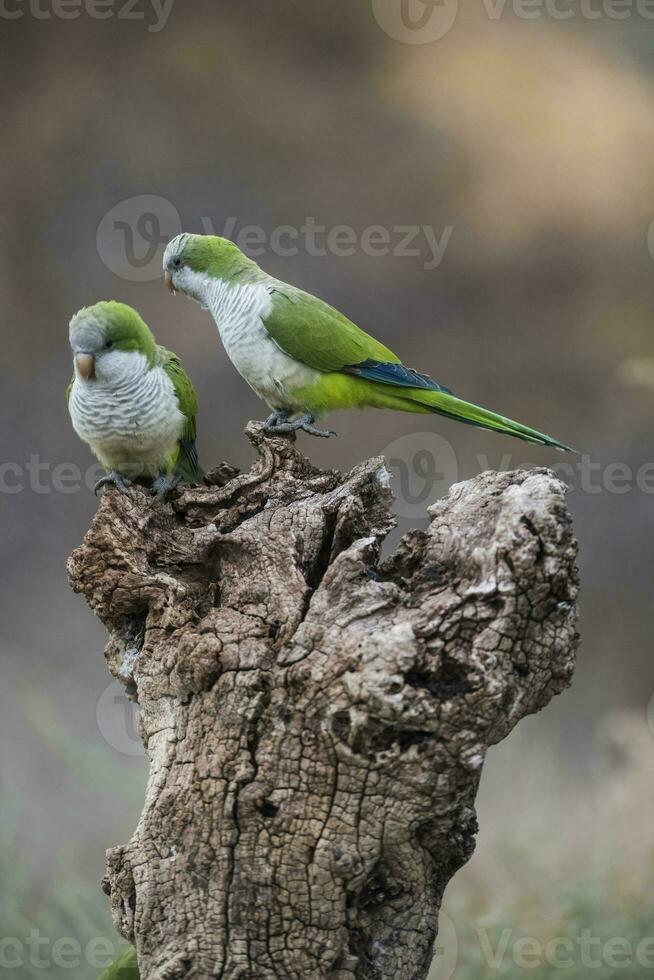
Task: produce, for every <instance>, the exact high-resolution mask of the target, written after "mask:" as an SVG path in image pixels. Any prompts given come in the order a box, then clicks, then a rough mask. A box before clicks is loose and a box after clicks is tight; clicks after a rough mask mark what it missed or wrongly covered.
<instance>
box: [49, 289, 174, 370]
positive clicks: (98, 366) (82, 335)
mask: <svg viewBox="0 0 654 980" xmlns="http://www.w3.org/2000/svg"><path fill="white" fill-rule="evenodd" d="M69 336H70V346H71V348H72V350H73V363H74V366H75V375H76V376H77V377H78V378H80V379H82V380H84V381H95V380H96V379H99V380H101V381H104V382H107V383H109V384H111V383H112V382H118V381H119V380H120V379H121V378H122V377H125V375H127V374H133V373H135V372H138V371H140V370H143V371H146V370H148V368H149V366H150V365H151V364H153V363H154V361H155V358H156V352H157V344H156V341H155V339H154V337H153V336H152V332H151V331H150V329H149V327H147V326H146V324H145V323H144V322H143V320H142V319H141V317H140V316H139V314H138V313H137V312H136V310H134V309H132V307H131V306H126V305H125V304H124V303H116V302H109V303H96V304H95V305H94V306H86V307H84V309H82V310H80V311H79V313H76V314H75V316H74V317H73V319H72V320H71V321H70V332H69Z"/></svg>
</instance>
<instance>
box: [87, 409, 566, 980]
mask: <svg viewBox="0 0 654 980" xmlns="http://www.w3.org/2000/svg"><path fill="white" fill-rule="evenodd" d="M247 433H248V436H249V438H250V440H251V442H252V443H253V444H254V446H255V447H256V449H257V451H258V453H259V459H258V461H257V462H256V463H255V464H254V466H253V468H252V470H251V471H250V472H249V473H247V474H244V475H238V476H236V477H234V478H232V479H229V480H228V482H227V483H226V485H224V486H211V487H203V488H200V489H193V490H186V491H185V492H183V493H181V494H180V495H178V496H177V497H176V498H175V499H174V501H173V503H172V505H167V506H155V505H153V503H152V500H151V498H149V497H148V496H147V495H146V494H145V493H144V492H142V491H140V490H136V491H133V492H132V493H131V494H130V495H129V496H121V495H120V494H119V493H117V492H114V491H110V492H108V493H106V494H105V495H104V497H103V500H102V502H101V504H100V507H99V510H98V513H97V515H96V517H95V519H94V521H93V523H92V526H91V528H90V530H89V532H88V533H87V535H86V537H85V540H84V544H83V545H82V546H81V547H80V548H78V549H77V550H76V551H75V552H74V553H73V555H72V556H71V558H70V561H69V571H70V576H71V581H72V585H73V588H74V589H75V590H76V591H78V592H81V593H83V594H84V595H85V596H86V598H87V600H88V602H89V604H90V605H91V607H92V609H93V610H94V611H95V612H96V614H97V615H98V616H99V617H100V619H101V620H102V622H103V623H104V624H105V625H106V627H107V629H108V631H109V633H110V641H109V644H108V646H107V650H106V658H107V661H108V664H109V668H110V670H111V672H112V673H113V674H114V676H115V677H116V678H118V680H120V681H122V682H123V683H124V684H125V686H126V689H127V691H128V693H129V694H130V696H132V697H134V698H136V699H138V702H139V704H140V708H141V710H140V729H141V735H142V737H143V740H144V743H145V745H146V747H147V753H148V757H149V760H150V776H149V781H148V786H147V791H146V797H145V803H144V807H143V812H142V815H141V818H140V821H139V824H138V826H137V828H136V830H135V832H134V835H133V837H132V839H131V840H130V842H129V843H128V844H126V845H124V846H121V847H115V848H113V849H112V850H110V851H109V852H108V858H107V877H106V879H105V887H106V890H107V891H108V892H110V894H111V903H112V910H113V916H114V922H115V924H116V926H117V928H118V930H119V931H120V932H121V933H122V935H123V936H124V937H125V938H126V939H128V940H129V941H131V942H133V943H134V944H135V945H136V947H137V951H138V956H139V963H140V970H141V977H142V978H143V980H176V978H182V977H188V978H191V977H192V978H199V980H209V978H223V980H236V978H240V980H247V978H251V980H267V978H280V980H294V978H315V980H322V978H325V980H391V978H392V980H419V978H424V977H425V976H426V974H427V971H428V968H429V963H430V960H431V956H432V947H433V943H434V939H435V935H436V929H437V917H438V910H439V906H440V901H441V896H442V893H443V889H444V887H445V885H446V884H447V882H448V880H449V879H450V877H451V876H452V875H453V874H454V872H455V871H456V870H457V869H458V868H459V867H460V866H461V865H462V864H463V863H464V862H465V861H466V860H467V859H468V858H469V857H470V854H471V853H472V850H473V847H474V834H475V831H476V818H475V810H474V799H475V794H476V790H477V786H478V782H479V777H480V774H481V768H482V765H483V761H484V757H485V753H486V750H487V748H488V746H490V745H492V744H494V743H496V742H499V741H500V740H501V739H502V738H504V737H505V736H506V735H507V734H508V733H509V731H510V730H511V729H512V728H513V726H514V725H515V724H516V722H518V721H519V719H520V718H522V717H523V716H524V715H526V714H528V713H530V712H534V711H537V710H538V709H540V708H542V707H543V706H544V705H545V704H547V702H548V701H549V700H550V698H551V697H552V696H553V695H555V694H558V693H559V692H560V691H562V690H563V689H564V688H565V687H566V686H567V685H568V683H569V681H570V678H571V675H572V671H573V667H574V651H575V647H576V643H577V635H576V632H575V618H576V608H575V598H576V593H577V572H576V567H575V556H576V545H575V541H574V538H573V535H572V528H571V521H570V517H569V515H568V512H567V510H566V507H565V504H564V492H565V488H564V487H563V485H562V484H561V483H560V482H559V481H558V480H557V479H556V478H555V477H554V476H553V475H552V474H551V473H549V472H548V471H547V470H535V471H530V472H526V471H516V472H512V473H484V474H482V475H481V476H479V477H477V478H476V479H474V480H470V481H469V482H467V483H463V484H458V485H456V486H455V487H453V488H452V490H451V492H450V494H449V496H448V497H447V498H446V499H443V500H441V501H439V502H438V503H437V504H435V505H434V506H433V507H432V508H431V509H430V518H431V521H430V524H429V527H428V529H427V530H426V531H414V532H412V533H410V534H408V535H406V536H405V537H404V538H403V540H402V542H401V543H400V545H399V547H398V548H397V550H396V552H395V553H394V554H393V555H392V556H391V557H390V558H388V559H387V560H385V561H381V560H380V557H379V548H380V543H381V541H382V540H383V538H384V536H385V534H386V533H387V532H388V531H389V529H390V528H391V526H392V523H393V522H392V518H391V517H390V504H391V493H390V490H389V489H388V480H387V478H386V471H385V469H384V462H383V460H382V459H373V460H368V461H367V462H365V463H362V464H361V465H359V466H357V467H355V469H354V470H352V472H351V473H350V474H349V475H347V476H346V477H342V476H341V475H340V474H338V473H335V472H325V471H320V470H317V469H315V468H314V467H313V466H312V465H311V464H310V463H309V462H308V461H307V460H306V459H305V458H304V456H302V455H301V453H299V452H298V450H297V449H296V448H295V445H294V443H293V441H292V440H289V439H285V438H276V439H265V438H263V437H262V434H261V431H260V428H259V427H258V426H257V425H256V424H250V426H249V427H248V430H247ZM223 475H224V477H225V478H227V477H229V476H231V475H232V474H230V473H229V472H227V473H226V474H223Z"/></svg>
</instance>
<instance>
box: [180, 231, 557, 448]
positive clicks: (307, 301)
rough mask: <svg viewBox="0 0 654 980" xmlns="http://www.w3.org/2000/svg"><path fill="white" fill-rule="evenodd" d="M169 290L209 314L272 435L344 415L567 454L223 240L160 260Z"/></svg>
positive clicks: (193, 243)
mask: <svg viewBox="0 0 654 980" xmlns="http://www.w3.org/2000/svg"><path fill="white" fill-rule="evenodd" d="M164 274H165V280H166V284H167V286H168V288H169V289H170V290H171V291H172V292H175V291H179V292H182V293H186V294H187V295H188V296H191V297H192V298H193V299H195V300H197V301H198V302H199V303H200V304H201V305H202V306H203V307H205V308H206V309H208V310H210V312H211V313H212V315H213V318H214V320H215V321H216V324H217V326H218V331H219V333H220V336H221V338H222V342H223V344H224V346H225V350H226V351H227V355H228V356H229V357H230V359H231V361H232V363H233V364H234V366H235V367H236V369H237V371H239V373H240V374H241V375H242V376H243V377H244V378H245V380H246V381H247V383H248V384H249V385H250V387H251V388H253V389H254V391H255V392H256V393H257V394H258V395H259V397H260V398H262V399H263V400H264V401H265V402H267V404H268V406H269V407H270V408H271V409H272V415H270V417H269V418H268V419H267V421H266V422H265V425H264V429H265V431H266V432H268V433H271V434H272V433H281V432H291V431H293V430H296V429H303V430H304V431H305V432H309V433H310V434H311V435H314V436H329V435H334V434H335V433H333V432H330V431H325V430H323V429H319V428H317V427H316V426H315V425H314V423H315V420H316V419H317V418H319V417H320V416H322V415H324V414H325V413H326V412H329V411H331V410H333V409H340V408H368V407H372V408H394V409H397V410H399V411H401V412H420V413H423V414H424V413H430V412H434V413H436V414H437V415H444V416H446V418H450V419H456V420H458V421H459V422H466V423H467V424H468V425H475V426H478V427H480V428H482V429H491V430H493V431H495V432H504V433H506V434H507V435H512V436H517V437H518V439H524V440H525V441H526V442H534V443H538V444H539V445H542V446H553V447H554V448H555V449H561V450H567V451H571V452H572V451H574V450H570V447H569V446H565V445H564V444H563V443H562V442H559V441H558V440H557V439H553V438H552V437H551V436H548V435H545V434H544V433H542V432H537V431H536V430H535V429H530V428H529V427H528V426H526V425H521V424H520V423H519V422H513V421H512V420H511V419H507V418H505V417H504V416H503V415H496V414H495V412H490V411H488V410H487V409H485V408H480V407H479V406H477V405H472V404H470V402H465V401H462V400H461V399H460V398H455V396H454V395H453V394H452V392H451V391H450V390H449V389H448V388H445V387H444V386H443V385H441V384H438V383H437V382H436V381H434V380H433V379H432V378H430V377H429V376H428V375H426V374H418V372H417V371H413V370H411V369H410V368H407V367H405V366H404V365H403V364H402V362H401V361H400V359H399V357H398V356H397V355H396V354H394V353H393V352H392V351H391V350H389V349H388V348H387V347H384V345H383V344H380V343H379V341H378V340H375V338H374V337H371V336H370V335H369V334H367V333H364V332H363V330H360V329H359V327H357V326H356V325H355V324H354V323H352V321H351V320H348V318H347V317H346V316H344V315H343V314H342V313H340V312H339V311H338V310H336V309H334V307H333V306H329V305H328V304H327V303H325V302H323V301H322V300H321V299H318V298H317V297H316V296H312V295H311V294H310V293H305V292H303V291H302V290H301V289H297V288H296V287H295V286H290V285H288V284H287V283H285V282H281V281H280V280H279V279H274V278H273V277H272V276H269V275H268V274H267V273H266V272H264V271H263V269H260V268H259V266H258V265H257V264H256V262H253V261H252V260H251V259H249V258H247V256H245V255H244V254H243V252H241V250H240V249H239V248H238V247H237V246H236V245H235V244H234V243H233V242H230V241H228V240H227V239H225V238H218V237H215V236H212V235H188V234H184V235H178V236H177V238H174V239H173V240H172V241H171V242H170V244H169V245H168V247H167V248H166V251H165V254H164Z"/></svg>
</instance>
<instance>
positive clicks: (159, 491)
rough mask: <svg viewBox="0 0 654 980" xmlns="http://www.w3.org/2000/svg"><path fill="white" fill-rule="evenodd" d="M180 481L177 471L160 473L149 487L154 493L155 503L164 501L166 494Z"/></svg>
mask: <svg viewBox="0 0 654 980" xmlns="http://www.w3.org/2000/svg"><path fill="white" fill-rule="evenodd" d="M180 483H181V477H180V476H178V474H177V473H162V474H161V476H158V477H157V479H156V480H154V481H153V483H152V486H151V487H150V489H151V490H152V492H153V493H154V499H155V500H156V501H157V503H164V502H165V501H166V498H167V497H168V494H169V493H171V492H172V491H173V490H174V489H175V487H177V486H179V484H180Z"/></svg>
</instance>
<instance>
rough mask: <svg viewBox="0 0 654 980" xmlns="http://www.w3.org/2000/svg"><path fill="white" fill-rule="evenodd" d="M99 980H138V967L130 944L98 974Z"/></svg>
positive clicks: (134, 951) (134, 952)
mask: <svg viewBox="0 0 654 980" xmlns="http://www.w3.org/2000/svg"><path fill="white" fill-rule="evenodd" d="M99 980H139V968H138V963H137V961H136V950H135V949H134V947H133V946H130V947H129V949H126V950H125V952H124V953H123V954H122V955H121V956H119V957H118V959H117V960H115V962H113V963H112V964H111V966H108V967H107V969H106V970H105V971H104V972H103V973H102V974H101V975H100V977H99Z"/></svg>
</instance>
